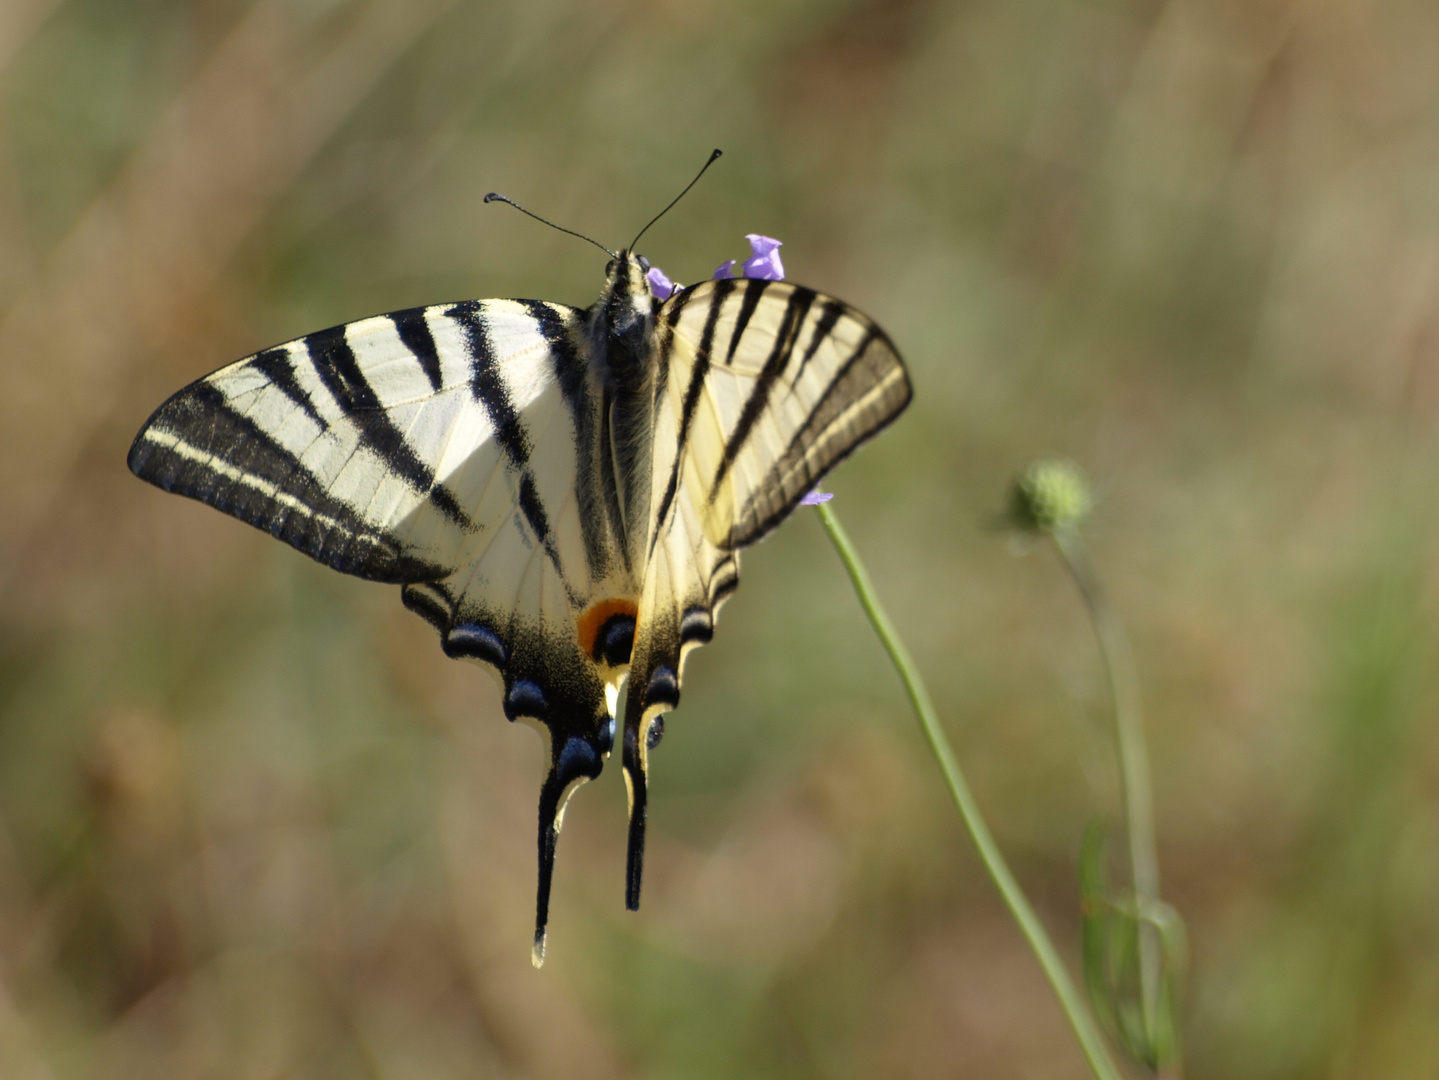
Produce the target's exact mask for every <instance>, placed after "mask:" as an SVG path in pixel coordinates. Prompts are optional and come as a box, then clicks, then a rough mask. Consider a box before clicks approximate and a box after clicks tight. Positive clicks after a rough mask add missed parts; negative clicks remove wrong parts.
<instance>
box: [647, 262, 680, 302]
mask: <svg viewBox="0 0 1439 1080" xmlns="http://www.w3.org/2000/svg"><path fill="white" fill-rule="evenodd" d="M645 280H646V281H648V282H649V283H650V292H652V293H654V294H655V296H657V297H659V298H660V299H661V300H668V299H669V298H670V297H671V296H672V295H673V294H674V292H675V290H676V289H678V288H680V286H678V285H676V284H675V283H674V282H673V281H671V280H670V279H669V278H667V277H665V272H664V271H663V270H661V269H660V268H659V267H658V266H651V267H650V272H649V273H648V274H646V275H645Z"/></svg>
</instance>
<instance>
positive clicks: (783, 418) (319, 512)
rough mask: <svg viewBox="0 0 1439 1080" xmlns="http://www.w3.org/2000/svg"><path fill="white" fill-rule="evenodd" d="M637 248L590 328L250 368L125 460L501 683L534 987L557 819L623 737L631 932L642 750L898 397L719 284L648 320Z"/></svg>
mask: <svg viewBox="0 0 1439 1080" xmlns="http://www.w3.org/2000/svg"><path fill="white" fill-rule="evenodd" d="M715 156H717V152H716V155H715ZM713 160H714V158H713V156H712V157H711V161H713ZM701 172H703V170H701ZM696 179H698V177H696ZM686 190H688V188H687V189H686ZM681 194H682V195H683V192H682V193H681ZM505 201H509V200H505ZM676 201H678V200H676ZM671 205H673V203H672V204H671ZM521 209H523V208H521ZM666 209H668V208H666ZM525 212H526V213H528V211H525ZM531 216H535V215H531ZM651 224H653V222H652V223H651ZM646 228H648V226H646ZM564 231H568V230H564ZM576 235H579V234H576ZM585 239H588V238H587V237H586V238H585ZM638 239H639V238H638V237H637V238H636V241H638ZM591 242H592V243H594V241H591ZM596 246H600V245H598V244H597V245H596ZM633 248H634V243H631V245H630V246H629V247H627V248H624V249H622V250H620V251H618V252H611V253H610V254H611V256H612V257H611V259H610V261H609V263H608V265H607V267H606V269H605V285H604V289H603V291H602V292H601V294H600V297H599V299H598V300H597V301H596V302H595V303H594V304H593V305H591V306H590V307H588V308H584V309H580V308H575V307H569V306H567V305H565V304H559V303H553V302H551V301H545V300H469V301H461V302H458V303H450V304H436V305H433V306H429V307H420V308H411V309H408V310H404V311H395V312H391V313H389V314H386V315H378V316H375V317H373V318H369V319H361V320H360V321H358V322H351V323H347V324H344V325H341V326H336V327H333V328H331V329H328V330H321V331H318V332H316V333H312V334H308V335H306V336H304V337H302V338H298V339H296V340H294V341H290V342H287V343H285V344H283V345H277V346H275V347H273V348H269V349H266V350H264V351H263V352H259V353H256V354H255V355H253V356H250V357H247V358H245V359H243V360H240V361H237V362H236V363H233V364H230V365H229V366H228V367H224V368H221V369H220V370H218V371H216V372H214V373H213V374H210V375H207V376H205V377H204V378H202V379H200V380H199V381H197V382H194V383H192V384H190V385H189V386H187V387H185V388H184V389H183V390H180V391H179V392H178V393H176V394H175V395H174V396H172V397H171V398H170V399H169V400H167V401H166V402H165V403H164V404H162V405H161V406H160V407H159V408H158V409H157V410H156V411H155V413H154V414H153V415H152V416H151V417H150V419H149V420H148V421H147V422H146V423H145V425H144V427H142V428H141V429H140V432H139V434H138V435H137V436H136V437H135V441H134V444H133V446H132V447H131V449H130V454H129V459H128V462H129V466H130V470H131V471H132V472H133V473H134V474H135V475H136V476H138V477H140V478H141V479H143V480H146V481H149V482H150V483H152V484H154V485H156V486H157V487H160V488H162V489H163V490H165V491H170V492H174V493H176V494H179V495H185V496H188V497H190V498H193V499H198V500H200V501H201V502H204V503H207V504H209V505H210V506H213V507H215V508H216V509H218V510H221V511H223V512H225V513H227V514H230V515H232V516H233V517H236V518H239V519H240V520H241V521H244V522H247V523H249V524H250V525H253V526H255V527H257V528H260V529H263V530H265V531H266V532H268V533H270V534H271V535H272V536H275V537H277V538H278V539H280V540H283V541H285V543H287V544H289V545H291V546H292V547H294V548H297V549H298V550H300V551H302V552H304V553H305V554H306V555H309V556H311V557H312V558H314V559H316V560H318V561H320V562H322V563H324V564H326V565H327V566H330V567H333V568H334V569H336V570H339V571H341V572H343V573H346V574H353V575H355V576H357V577H361V578H366V579H369V580H371V581H381V582H388V583H391V584H398V585H400V586H402V590H401V598H402V600H403V602H404V604H405V606H406V607H408V608H410V609H411V610H412V611H414V612H416V613H418V614H419V615H421V616H422V617H424V618H425V619H426V620H428V621H429V622H430V623H431V624H432V625H433V626H434V627H435V629H437V630H438V631H439V634H440V644H441V647H442V648H443V649H444V651H445V653H446V654H447V655H448V656H451V657H454V658H457V659H465V660H472V661H477V662H479V663H480V664H482V665H485V666H487V667H489V668H490V669H491V670H492V671H493V672H494V673H495V674H496V675H497V676H498V678H499V681H500V683H501V684H502V686H503V705H504V712H505V715H506V716H507V717H508V718H509V719H510V720H512V721H513V720H524V721H527V722H530V723H532V724H534V725H535V726H536V727H537V729H538V730H539V731H540V732H541V734H542V735H544V736H545V737H546V740H547V742H548V747H549V752H548V755H547V756H548V761H549V769H548V773H547V775H546V777H545V780H544V783H543V785H542V786H541V789H540V804H539V885H538V895H537V899H536V916H535V939H534V952H533V958H534V962H535V964H536V966H539V964H541V963H542V962H543V959H544V951H545V940H546V928H547V925H548V910H549V899H550V885H551V880H552V875H553V870H554V857H555V845H556V842H557V840H558V837H559V832H560V825H561V822H562V820H563V815H564V809H565V804H566V802H567V800H568V799H569V797H570V796H571V795H572V794H573V792H574V791H575V789H576V788H577V787H578V786H579V785H581V784H583V783H584V782H585V781H587V780H591V779H593V778H595V777H596V776H598V775H599V773H600V770H601V767H602V766H603V764H604V762H605V761H606V760H607V759H608V757H609V756H610V754H611V752H612V751H613V750H614V748H615V744H616V742H617V741H618V743H619V745H620V752H621V761H622V763H623V768H624V776H625V780H626V786H627V788H628V791H629V846H628V861H627V873H626V895H625V900H626V906H627V907H629V908H630V909H631V910H634V909H637V908H638V907H639V899H640V881H641V872H642V868H643V861H644V837H645V822H646V811H647V776H648V768H649V753H650V751H651V750H653V749H654V747H655V745H656V744H657V743H658V742H659V740H660V737H661V735H662V734H663V731H664V720H663V716H664V714H666V713H668V712H669V711H671V710H673V709H674V708H675V707H676V706H677V705H678V704H679V701H680V686H681V682H682V676H683V671H684V662H685V658H686V656H687V655H688V653H689V652H690V650H692V649H693V648H695V647H696V646H699V645H703V644H704V643H706V642H708V641H709V640H710V639H711V638H712V636H713V634H714V625H715V617H716V615H717V613H718V611H719V608H720V605H721V604H722V603H723V602H724V601H725V599H726V598H727V597H728V596H729V595H730V594H731V593H732V592H733V591H734V590H735V588H736V586H737V585H738V583H739V551H740V549H741V548H743V547H745V546H747V545H749V544H752V543H754V542H755V541H757V540H759V539H760V538H761V537H763V536H765V535H766V534H767V533H769V532H770V531H771V530H772V529H774V528H775V527H776V526H777V525H778V524H779V523H780V522H781V521H783V520H784V519H785V518H786V517H787V516H788V515H789V514H790V513H791V512H792V511H793V510H794V509H795V507H796V506H798V505H799V504H800V502H801V500H802V499H804V497H805V496H806V495H807V494H808V493H809V492H810V491H812V490H813V489H814V487H815V485H816V484H817V483H818V482H819V481H820V479H821V478H823V477H824V476H825V474H826V473H828V472H829V471H830V469H832V468H833V467H834V466H835V464H836V463H838V462H839V461H840V460H841V459H842V458H844V457H845V456H846V455H848V454H849V453H850V452H851V451H852V450H854V449H855V447H856V446H858V445H859V444H860V443H862V442H863V441H864V440H866V439H868V438H869V437H870V436H872V435H874V434H875V433H876V432H878V431H879V430H880V429H881V428H883V427H884V426H885V425H886V424H888V423H889V422H890V421H891V420H893V419H894V418H895V417H896V416H897V415H898V414H899V413H900V411H901V410H903V409H904V407H905V406H906V405H907V404H908V402H909V399H910V393H911V391H910V384H909V379H908V376H907V374H906V372H905V369H904V366H903V364H902V362H901V361H900V358H899V355H898V353H897V351H896V350H895V347H894V345H893V343H892V342H891V341H890V339H889V338H888V337H887V336H886V335H885V333H884V332H883V331H882V330H881V329H880V328H879V327H878V326H877V325H875V323H874V322H873V321H872V320H870V319H869V318H868V317H866V316H865V315H863V314H861V313H860V312H858V311H856V310H855V309H854V308H852V307H850V306H849V305H847V304H845V303H843V302H842V301H839V300H836V299H834V298H832V297H829V296H826V295H824V294H822V293H819V292H816V291H814V290H812V289H807V288H804V287H802V286H798V285H794V284H791V283H789V282H786V281H777V280H766V279H763V278H749V279H736V278H732V277H731V278H722V279H717V280H710V281H704V282H701V283H699V284H697V285H692V286H689V287H688V288H679V289H676V290H675V291H674V292H673V293H672V294H670V295H669V296H668V298H667V299H664V300H661V299H660V298H659V297H658V296H656V295H655V294H654V292H652V291H651V288H650V286H649V284H648V282H647V280H646V275H647V274H649V273H650V271H651V267H650V264H649V262H648V261H647V260H646V259H644V258H643V257H641V256H638V255H636V254H635V253H634V250H633ZM605 250H608V249H605ZM626 679H627V680H628V682H627V685H628V694H627V697H626V702H625V709H624V724H623V730H622V731H620V730H618V729H617V725H616V714H617V711H618V701H619V695H620V691H621V688H622V686H623V685H625V684H626Z"/></svg>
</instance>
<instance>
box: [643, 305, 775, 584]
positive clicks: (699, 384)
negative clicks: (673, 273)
mask: <svg viewBox="0 0 1439 1080" xmlns="http://www.w3.org/2000/svg"><path fill="white" fill-rule="evenodd" d="M760 284H761V285H763V282H760ZM735 287H736V283H735V280H734V279H733V278H721V279H720V280H719V281H717V282H716V283H715V285H714V292H713V293H711V295H710V299H709V305H710V308H709V313H708V314H707V315H705V325H704V330H703V331H702V332H701V333H700V341H699V347H698V349H696V350H695V364H694V369H693V370H692V371H691V372H690V381H689V384H688V385H687V386H686V387H685V396H684V401H683V402H682V403H681V405H680V420H679V440H678V442H677V443H676V444H675V456H674V460H673V462H672V463H671V464H670V477H669V480H668V481H667V482H666V483H665V492H664V495H663V496H662V497H661V499H660V508H659V513H658V514H656V515H655V519H654V520H655V530H654V533H653V535H651V536H650V556H651V557H653V556H654V551H655V544H656V543H658V542H659V538H660V533H661V532H662V531H663V529H664V523H665V521H666V520H667V519H668V516H669V512H670V507H672V506H673V505H674V501H675V494H676V493H677V492H678V490H679V482H680V469H681V467H682V465H683V464H684V456H685V447H686V445H687V444H688V442H689V434H690V425H691V424H692V423H693V422H694V418H695V409H696V408H698V407H699V403H700V395H701V394H703V393H704V388H705V378H706V376H708V375H709V371H710V356H711V354H712V352H713V350H714V339H715V330H716V327H717V326H718V325H719V317H720V310H721V309H722V308H723V307H724V301H725V299H726V298H727V297H728V296H729V295H730V293H732V292H734V291H735ZM752 294H754V295H757V290H754V289H747V290H746V292H745V302H746V303H748V301H749V297H750V296H751V295H752ZM688 302H689V297H688V295H686V297H685V300H684V303H688ZM684 303H680V304H675V305H674V306H673V307H671V309H670V310H669V311H668V312H667V313H666V317H665V321H666V323H667V324H668V327H669V332H670V334H671V336H670V337H669V338H667V339H666V341H665V346H666V347H665V350H664V352H663V354H662V356H661V360H662V362H663V363H664V366H665V367H668V366H669V350H670V348H672V347H673V341H674V338H673V333H674V327H675V325H676V324H677V323H678V322H679V320H680V316H681V315H682V314H683V313H684ZM751 310H753V309H752V308H751ZM745 321H746V322H748V321H749V317H748V316H746V317H745ZM737 339H738V330H736V335H735V337H734V338H731V341H730V343H731V345H734V344H735V342H736V340H737ZM730 355H731V356H733V355H734V353H733V349H731V353H730Z"/></svg>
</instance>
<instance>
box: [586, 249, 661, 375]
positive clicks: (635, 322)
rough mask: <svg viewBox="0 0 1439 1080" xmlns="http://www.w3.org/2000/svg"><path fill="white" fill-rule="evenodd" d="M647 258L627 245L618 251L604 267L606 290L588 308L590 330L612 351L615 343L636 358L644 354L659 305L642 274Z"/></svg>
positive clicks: (640, 357)
mask: <svg viewBox="0 0 1439 1080" xmlns="http://www.w3.org/2000/svg"><path fill="white" fill-rule="evenodd" d="M649 269H650V262H649V260H648V259H646V258H645V257H644V256H642V255H635V254H634V253H633V252H631V251H630V250H629V249H625V250H624V251H621V252H620V253H619V254H618V255H616V256H615V257H614V258H613V259H611V260H610V263H609V265H608V266H606V267H605V291H604V292H603V293H602V294H601V296H600V300H599V303H598V304H596V305H595V307H594V308H593V309H591V328H592V331H593V332H594V333H595V334H596V335H597V336H599V337H600V338H602V339H603V343H604V345H605V346H606V348H607V349H608V350H609V351H610V352H613V351H614V350H615V347H616V346H617V345H618V346H619V347H620V349H621V351H623V352H626V353H628V354H629V355H630V356H631V357H633V358H634V360H635V362H637V363H638V362H640V361H642V360H643V359H644V357H645V347H646V343H647V342H648V341H649V337H650V332H651V331H652V330H653V329H654V318H655V310H656V309H657V308H658V307H659V303H658V301H657V300H656V299H655V296H654V293H652V292H651V291H650V286H649V282H648V281H646V280H645V274H647V273H648V272H649Z"/></svg>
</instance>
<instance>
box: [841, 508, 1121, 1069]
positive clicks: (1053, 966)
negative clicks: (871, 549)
mask: <svg viewBox="0 0 1439 1080" xmlns="http://www.w3.org/2000/svg"><path fill="white" fill-rule="evenodd" d="M817 509H818V510H819V518H820V520H821V521H822V522H824V527H825V531H826V532H828V533H829V538H830V540H831V541H832V542H833V543H834V547H835V550H836V551H838V552H839V557H840V560H841V561H842V562H843V563H844V567H845V569H846V570H847V571H849V577H850V581H851V582H853V583H854V591H855V592H856V593H857V594H858V595H859V602H860V605H861V606H862V607H863V608H864V611H865V614H866V615H868V616H869V621H870V623H871V624H872V625H873V626H874V631H875V633H876V634H877V635H878V636H879V640H880V643H881V644H883V645H884V648H885V651H886V652H887V653H889V658H890V661H891V662H892V663H893V664H894V667H895V670H896V671H897V672H899V677H900V680H901V681H902V682H903V683H904V689H905V692H906V693H907V694H908V695H909V701H910V704H911V705H913V706H914V712H915V715H916V716H918V717H919V725H920V727H921V728H923V729H924V737H925V738H926V739H927V740H928V741H929V748H930V750H932V751H933V752H934V756H935V759H936V760H937V761H938V762H939V768H940V771H941V772H942V773H944V780H945V783H946V784H947V785H948V786H949V793H950V795H951V797H952V798H953V799H954V805H955V807H956V809H958V810H959V816H960V817H961V818H962V819H963V821H964V825H965V828H967V829H968V830H969V835H970V837H971V838H972V839H973V840H974V846H975V847H976V848H978V849H979V857H980V860H981V861H982V862H983V863H984V866H985V869H986V870H988V871H989V876H990V877H991V878H992V879H993V880H994V884H995V887H996V888H998V889H999V894H1000V896H1001V897H1003V899H1004V903H1005V905H1006V906H1007V907H1008V908H1009V911H1010V914H1011V915H1013V916H1014V921H1015V922H1017V923H1018V924H1019V928H1020V930H1021V931H1022V932H1023V933H1024V936H1025V938H1026V939H1028V941H1029V946H1030V948H1031V949H1033V950H1034V955H1035V956H1036V957H1037V958H1038V959H1039V966H1040V967H1041V968H1043V969H1044V974H1045V975H1046V976H1047V977H1048V978H1049V984H1050V986H1052V987H1053V988H1054V993H1055V996H1056V997H1058V998H1059V1004H1060V1005H1061V1007H1063V1009H1064V1012H1065V1015H1066V1016H1068V1017H1069V1023H1070V1026H1071V1027H1073V1028H1074V1034H1075V1035H1076V1036H1077V1037H1078V1039H1079V1046H1080V1049H1081V1050H1083V1051H1084V1056H1085V1058H1086V1059H1087V1060H1088V1061H1089V1067H1090V1069H1091V1070H1093V1072H1094V1075H1095V1076H1096V1077H1098V1078H1099V1080H1120V1075H1119V1070H1118V1069H1116V1068H1115V1066H1114V1063H1113V1062H1112V1061H1111V1060H1110V1058H1109V1053H1108V1051H1107V1050H1106V1049H1105V1046H1104V1040H1103V1039H1102V1038H1101V1037H1100V1035H1099V1030H1098V1028H1096V1027H1095V1024H1094V1020H1093V1018H1091V1017H1090V1015H1089V1010H1088V1009H1087V1008H1086V1007H1085V1004H1084V999H1083V998H1082V997H1081V996H1080V994H1079V991H1078V990H1077V989H1076V988H1075V986H1074V983H1073V981H1071V979H1070V977H1069V972H1068V971H1066V970H1065V967H1064V962H1063V961H1062V960H1060V958H1059V953H1058V952H1057V951H1056V950H1055V948H1054V944H1053V942H1051V941H1050V940H1049V935H1048V934H1046V933H1045V931H1044V926H1043V924H1041V923H1040V921H1039V916H1038V915H1036V914H1035V912H1034V909H1033V908H1032V907H1030V905H1029V901H1028V900H1027V899H1026V898H1025V895H1024V893H1023V892H1022V891H1021V890H1020V888H1019V883H1018V882H1017V881H1015V880H1014V875H1013V874H1012V873H1011V872H1010V870H1009V866H1008V864H1006V863H1005V861H1004V856H1003V855H1002V854H1000V851H999V845H998V844H996V843H995V842H994V837H993V836H992V835H991V834H990V831H989V827H988V826H987V825H985V823H984V818H983V817H982V816H981V815H980V812H979V805H978V803H976V802H975V801H974V795H973V793H971V792H970V790H969V784H968V783H967V782H966V781H965V779H964V774H963V773H962V772H960V769H959V762H958V761H957V760H956V759H955V756H954V751H953V750H952V749H951V748H950V745H949V740H948V739H946V738H945V735H944V730H943V729H942V728H941V727H940V725H939V717H938V716H937V715H936V714H935V711H934V703H933V702H932V701H930V698H929V692H928V691H927V690H926V689H925V688H924V683H923V681H922V680H921V679H920V677H919V672H918V670H916V668H915V666H914V661H913V660H912V659H910V656H909V652H908V650H906V649H905V647H904V644H903V643H902V642H901V641H900V639H899V635H898V634H896V633H895V632H894V627H893V625H891V623H890V621H889V617H888V616H887V615H885V613H884V609H883V608H882V607H880V603H879V598H878V597H877V596H876V595H875V592H874V586H873V585H872V584H870V580H869V574H868V573H866V571H865V569H864V565H863V564H862V563H861V562H860V560H859V555H858V553H856V551H855V550H854V545H853V544H851V543H850V540H849V536H848V534H846V533H845V531H844V528H843V527H842V526H841V525H840V523H839V520H838V519H837V518H836V517H835V515H834V512H833V511H832V510H830V508H829V507H828V506H826V505H823V504H821V505H820V506H819V507H817Z"/></svg>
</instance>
